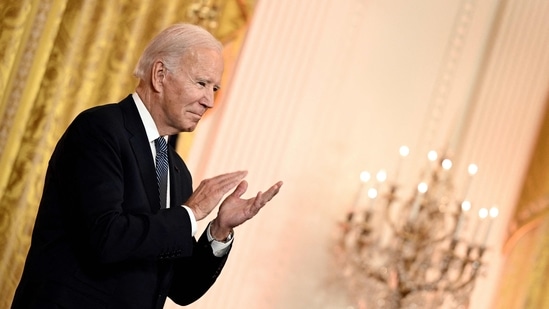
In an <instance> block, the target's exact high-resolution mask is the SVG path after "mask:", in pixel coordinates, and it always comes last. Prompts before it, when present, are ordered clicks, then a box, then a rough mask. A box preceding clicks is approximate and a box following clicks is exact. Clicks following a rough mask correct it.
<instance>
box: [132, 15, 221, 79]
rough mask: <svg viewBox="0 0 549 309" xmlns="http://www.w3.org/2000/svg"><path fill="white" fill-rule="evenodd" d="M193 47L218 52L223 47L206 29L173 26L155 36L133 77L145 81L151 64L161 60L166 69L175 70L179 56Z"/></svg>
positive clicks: (191, 26) (192, 26) (194, 26)
mask: <svg viewBox="0 0 549 309" xmlns="http://www.w3.org/2000/svg"><path fill="white" fill-rule="evenodd" d="M194 47H204V48H209V49H213V50H216V51H219V52H220V53H221V51H222V49H223V45H222V44H221V42H219V41H218V40H217V39H216V38H215V37H214V36H213V35H212V34H211V33H209V32H208V31H206V29H204V28H202V27H199V26H196V25H193V24H175V25H172V26H170V27H168V28H166V29H164V30H163V31H161V32H160V33H159V34H157V35H156V36H155V37H154V38H153V39H152V40H151V41H150V42H149V44H148V45H147V47H146V48H145V51H143V54H142V55H141V58H139V61H138V62H137V65H136V67H135V70H134V71H133V75H134V76H135V77H137V78H139V79H147V78H148V76H147V75H148V72H149V71H150V69H151V68H152V65H153V63H154V62H155V61H156V60H158V59H162V61H163V62H164V64H165V65H166V67H167V68H168V69H171V68H175V67H176V66H177V64H178V63H179V61H180V59H181V56H182V55H183V54H184V53H185V52H187V51H188V50H189V49H191V48H194Z"/></svg>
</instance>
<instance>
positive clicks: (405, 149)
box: [399, 146, 410, 157]
mask: <svg viewBox="0 0 549 309" xmlns="http://www.w3.org/2000/svg"><path fill="white" fill-rule="evenodd" d="M399 152H400V155H401V156H403V157H407V156H408V155H409V154H410V148H408V146H400V150H399Z"/></svg>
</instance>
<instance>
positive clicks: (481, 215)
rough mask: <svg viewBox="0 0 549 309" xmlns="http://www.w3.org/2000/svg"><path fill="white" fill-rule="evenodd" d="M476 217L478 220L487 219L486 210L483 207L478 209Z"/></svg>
mask: <svg viewBox="0 0 549 309" xmlns="http://www.w3.org/2000/svg"><path fill="white" fill-rule="evenodd" d="M478 216H479V218H480V219H485V218H486V217H488V209H486V208H484V207H483V208H481V209H479V211H478Z"/></svg>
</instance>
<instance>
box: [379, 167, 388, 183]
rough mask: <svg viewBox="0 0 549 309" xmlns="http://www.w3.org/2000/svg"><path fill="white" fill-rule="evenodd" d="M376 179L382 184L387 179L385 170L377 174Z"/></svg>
mask: <svg viewBox="0 0 549 309" xmlns="http://www.w3.org/2000/svg"><path fill="white" fill-rule="evenodd" d="M376 179H377V181H379V182H384V181H385V180H386V179H387V172H386V171H385V170H381V171H379V172H377V175H376Z"/></svg>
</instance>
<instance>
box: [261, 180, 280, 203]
mask: <svg viewBox="0 0 549 309" xmlns="http://www.w3.org/2000/svg"><path fill="white" fill-rule="evenodd" d="M282 184H283V183H282V181H279V182H277V183H275V184H274V185H272V186H271V187H270V188H269V190H267V191H266V192H265V193H263V196H262V198H263V199H264V200H265V203H266V202H268V201H270V200H271V199H272V198H273V197H274V196H275V195H277V194H278V192H280V188H281V187H282Z"/></svg>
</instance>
